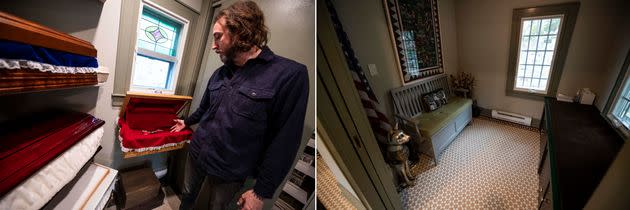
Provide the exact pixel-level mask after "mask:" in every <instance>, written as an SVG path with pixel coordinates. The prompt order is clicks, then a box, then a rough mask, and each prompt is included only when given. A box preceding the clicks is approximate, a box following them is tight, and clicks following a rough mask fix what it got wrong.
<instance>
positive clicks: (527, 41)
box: [521, 36, 529, 50]
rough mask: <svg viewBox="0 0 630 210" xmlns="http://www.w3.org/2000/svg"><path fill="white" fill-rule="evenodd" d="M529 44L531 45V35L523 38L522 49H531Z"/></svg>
mask: <svg viewBox="0 0 630 210" xmlns="http://www.w3.org/2000/svg"><path fill="white" fill-rule="evenodd" d="M528 45H529V37H528V36H526V37H523V38H521V50H527V49H529V47H528Z"/></svg>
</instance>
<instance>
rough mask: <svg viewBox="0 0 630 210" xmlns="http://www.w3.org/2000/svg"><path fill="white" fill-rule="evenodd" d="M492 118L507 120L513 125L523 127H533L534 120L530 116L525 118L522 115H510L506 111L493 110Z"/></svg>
mask: <svg viewBox="0 0 630 210" xmlns="http://www.w3.org/2000/svg"><path fill="white" fill-rule="evenodd" d="M492 118H495V119H500V120H505V121H509V122H513V123H518V124H521V125H526V126H531V125H532V118H531V117H528V116H523V115H520V114H515V113H509V112H504V111H498V110H494V109H493V110H492Z"/></svg>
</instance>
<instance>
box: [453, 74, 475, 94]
mask: <svg viewBox="0 0 630 210" xmlns="http://www.w3.org/2000/svg"><path fill="white" fill-rule="evenodd" d="M451 82H452V87H453V88H455V89H466V90H468V91H471V92H472V89H473V87H474V86H475V78H474V77H473V76H472V74H471V73H466V72H459V73H458V74H457V75H456V76H453V75H451Z"/></svg>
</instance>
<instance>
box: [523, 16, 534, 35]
mask: <svg viewBox="0 0 630 210" xmlns="http://www.w3.org/2000/svg"><path fill="white" fill-rule="evenodd" d="M531 27H532V21H531V20H526V21H523V28H522V30H521V31H523V34H522V35H521V37H523V36H525V35H529V32H530V30H531Z"/></svg>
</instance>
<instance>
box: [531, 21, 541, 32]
mask: <svg viewBox="0 0 630 210" xmlns="http://www.w3.org/2000/svg"><path fill="white" fill-rule="evenodd" d="M538 34H540V20H532V32H531V35H538Z"/></svg>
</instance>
